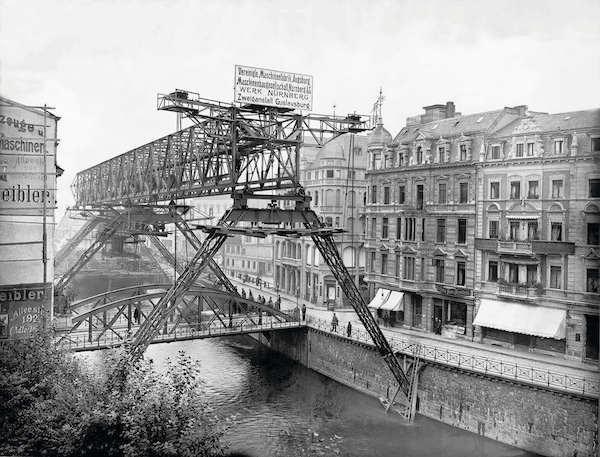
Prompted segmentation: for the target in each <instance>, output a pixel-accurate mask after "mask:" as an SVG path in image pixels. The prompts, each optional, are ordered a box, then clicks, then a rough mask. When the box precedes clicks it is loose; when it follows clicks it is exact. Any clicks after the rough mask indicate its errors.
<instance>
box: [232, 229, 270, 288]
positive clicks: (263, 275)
mask: <svg viewBox="0 0 600 457" xmlns="http://www.w3.org/2000/svg"><path fill="white" fill-rule="evenodd" d="M221 253H222V263H221V267H222V268H223V271H225V273H227V274H229V275H231V276H232V277H234V278H238V279H247V280H252V281H256V280H260V281H261V282H262V283H267V284H269V285H270V286H271V285H272V284H273V237H272V236H267V237H266V238H257V237H251V236H242V235H240V236H234V237H231V238H228V239H227V241H226V242H225V243H224V244H223V247H222V248H221Z"/></svg>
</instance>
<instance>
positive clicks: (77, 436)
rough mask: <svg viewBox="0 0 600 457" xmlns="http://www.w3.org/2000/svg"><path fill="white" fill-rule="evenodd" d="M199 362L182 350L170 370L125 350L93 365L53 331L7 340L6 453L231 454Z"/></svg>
mask: <svg viewBox="0 0 600 457" xmlns="http://www.w3.org/2000/svg"><path fill="white" fill-rule="evenodd" d="M202 398H203V386H202V384H201V381H200V377H199V366H198V365H197V364H196V363H194V362H193V361H192V360H191V358H190V357H188V356H186V355H185V354H184V353H180V354H179V355H178V357H177V358H176V359H175V360H174V361H169V363H168V365H167V367H166V369H165V370H161V372H159V371H157V370H156V369H155V368H154V367H153V365H152V363H151V362H147V361H137V362H131V361H130V359H129V357H128V354H127V352H126V351H122V352H118V353H113V354H109V355H107V356H106V358H105V360H104V363H103V367H102V368H101V369H100V370H97V371H96V372H90V371H89V370H86V369H85V368H83V367H82V366H81V364H80V363H78V362H77V360H76V359H75V358H74V357H72V356H71V355H69V354H66V353H63V352H61V351H59V350H57V349H56V348H55V347H54V346H53V345H52V342H51V338H50V337H49V336H48V335H47V334H40V335H38V336H36V337H35V338H33V339H31V340H19V341H14V342H10V343H8V342H7V343H4V344H3V345H1V346H0V436H2V437H4V439H3V440H2V441H0V454H2V455H48V456H115V457H117V456H118V457H121V456H123V457H129V456H139V455H144V456H146V455H147V456H183V457H192V456H200V457H209V456H220V455H223V453H224V446H223V445H222V444H221V438H222V434H223V431H222V430H221V429H220V428H219V426H218V424H217V421H216V418H215V416H214V414H213V413H212V411H211V410H210V409H209V407H208V406H207V404H206V403H205V402H204V401H203V399H202Z"/></svg>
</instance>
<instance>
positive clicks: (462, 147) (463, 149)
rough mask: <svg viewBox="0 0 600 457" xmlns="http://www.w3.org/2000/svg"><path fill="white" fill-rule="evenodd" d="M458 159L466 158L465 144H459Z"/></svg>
mask: <svg viewBox="0 0 600 457" xmlns="http://www.w3.org/2000/svg"><path fill="white" fill-rule="evenodd" d="M459 149H460V160H461V161H463V160H467V145H466V144H461V145H460V148H459Z"/></svg>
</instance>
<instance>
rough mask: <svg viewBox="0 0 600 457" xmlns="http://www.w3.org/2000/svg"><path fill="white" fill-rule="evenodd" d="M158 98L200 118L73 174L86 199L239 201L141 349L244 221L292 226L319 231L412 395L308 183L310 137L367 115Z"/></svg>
mask: <svg viewBox="0 0 600 457" xmlns="http://www.w3.org/2000/svg"><path fill="white" fill-rule="evenodd" d="M157 107H158V109H159V110H163V111H171V112H176V113H179V115H180V116H182V117H184V118H187V119H189V120H190V121H191V123H192V125H191V126H190V127H188V128H185V129H182V130H180V131H178V132H175V133H173V134H171V135H167V136H165V137H162V138H159V139H158V140H155V141H153V142H150V143H147V144H145V145H143V146H141V147H139V148H136V149H133V150H131V151H128V152H126V153H124V154H121V155H119V156H117V157H114V158H112V159H109V160H107V161H105V162H102V163H101V164H98V165H96V166H94V167H91V168H88V169H86V170H84V171H82V172H80V173H78V174H77V177H76V179H75V182H74V184H73V192H74V195H75V199H76V205H77V207H78V208H80V209H90V208H93V207H95V206H102V205H104V206H111V207H113V208H128V207H131V206H136V205H138V206H144V205H153V204H158V203H159V202H164V201H171V200H177V199H183V198H190V197H199V196H206V195H230V196H231V197H232V198H233V200H234V204H233V207H232V208H231V209H230V210H229V211H227V212H226V213H225V214H224V215H223V217H222V218H221V219H220V220H219V222H218V223H217V224H216V225H214V226H204V227H203V228H204V230H205V231H206V232H207V233H208V235H207V237H206V239H205V240H204V241H203V242H202V243H197V242H196V240H193V243H192V244H193V245H194V247H195V249H196V253H195V254H194V256H193V257H192V258H191V260H190V261H189V262H188V264H187V265H186V266H185V269H184V270H183V271H182V273H181V274H180V276H179V277H178V278H177V279H176V281H174V283H173V285H172V287H171V288H170V289H169V290H168V291H167V292H166V293H165V294H164V296H163V297H162V298H161V299H160V301H159V302H158V303H157V305H156V306H155V308H154V309H153V310H152V313H151V315H149V316H148V318H147V319H146V321H145V322H144V323H143V324H142V325H141V326H140V328H139V330H138V331H137V333H136V334H135V336H134V339H133V342H132V345H131V347H132V356H133V357H141V355H142V354H143V353H144V351H145V350H146V348H147V347H148V345H149V344H150V342H151V341H152V339H153V338H154V337H155V336H156V335H157V334H158V333H159V332H160V329H161V328H162V327H163V325H164V323H165V322H166V320H167V319H168V318H169V316H170V315H171V314H172V313H173V312H174V310H175V309H176V307H177V304H178V301H179V300H180V299H181V297H182V296H183V294H185V292H186V291H187V290H189V288H190V287H192V285H193V284H194V282H195V280H196V278H198V276H199V275H200V274H201V272H202V270H203V269H204V268H205V267H206V266H208V265H210V264H211V262H212V263H213V264H214V262H213V261H212V258H213V256H214V255H215V254H216V253H217V251H218V250H219V248H220V247H221V246H222V244H223V243H224V241H225V240H226V238H227V237H228V236H233V235H234V234H235V233H238V234H239V233H244V230H247V233H248V235H250V236H259V235H258V234H257V231H260V228H257V227H261V226H267V227H273V226H285V227H289V229H288V231H286V232H284V233H283V234H284V235H285V236H310V237H311V238H312V240H313V242H314V243H315V245H316V246H317V248H318V249H319V251H320V253H321V255H322V256H323V259H324V260H325V262H326V263H327V265H328V266H329V267H330V269H331V271H332V274H333V275H334V277H335V279H336V280H337V282H338V284H339V285H340V287H341V289H342V290H343V292H344V293H345V295H346V297H347V298H348V302H349V303H350V304H351V305H352V307H353V308H354V310H355V311H356V314H357V315H358V317H359V319H360V321H361V323H362V324H363V326H364V327H365V329H366V330H367V332H368V333H369V335H370V336H371V338H372V340H373V343H374V345H375V346H376V347H377V349H378V351H379V353H380V355H381V356H382V358H383V360H384V361H385V363H386V364H387V366H388V367H389V369H390V371H391V372H392V375H393V376H394V378H395V379H396V380H397V382H398V391H401V392H403V393H404V394H405V395H406V397H407V398H408V397H409V396H410V392H411V382H410V381H409V379H408V377H407V376H406V374H405V373H404V371H403V369H402V367H401V365H400V363H399V361H398V359H397V358H396V356H395V354H394V352H393V350H392V348H391V346H390V344H389V342H388V341H387V339H386V338H385V335H384V334H383V333H382V331H381V329H380V328H379V326H378V325H377V322H376V321H375V319H374V317H373V316H372V314H371V312H370V311H369V309H368V307H367V304H366V303H365V301H364V299H363V297H362V296H361V294H360V293H359V291H358V288H357V286H356V284H355V282H354V281H353V279H352V277H351V275H350V274H349V273H348V270H347V269H346V267H345V266H344V263H343V261H342V259H341V257H340V254H339V252H338V250H337V247H336V245H335V241H334V239H333V232H332V231H331V230H328V229H327V227H325V225H324V224H323V223H322V222H321V221H320V220H319V218H318V217H317V215H316V214H315V213H314V211H313V210H312V209H310V197H308V196H306V195H305V193H304V189H303V188H302V186H301V185H300V151H301V147H302V144H303V140H304V138H305V137H309V138H311V140H312V142H314V143H316V144H317V145H320V146H323V145H324V144H326V143H327V142H328V141H330V140H331V139H333V138H335V137H337V136H339V135H342V134H345V133H357V132H361V131H365V130H368V129H370V127H371V126H370V125H369V124H368V122H367V121H366V120H364V119H363V116H360V115H356V114H351V115H348V116H345V117H342V116H328V115H315V114H300V113H297V112H293V111H291V110H288V109H281V108H276V107H269V106H258V105H244V106H239V105H235V104H231V103H223V102H219V101H214V100H209V99H204V98H201V97H200V96H199V95H198V94H196V93H192V92H189V91H183V90H176V91H174V92H172V93H170V94H168V95H160V94H159V95H158V98H157ZM257 199H259V200H264V199H267V200H269V201H271V202H272V203H271V205H270V207H269V208H256V207H252V206H251V205H249V202H250V201H253V200H257ZM281 200H292V201H294V202H295V207H294V208H293V209H289V210H288V209H286V210H284V209H280V208H279V207H278V206H277V202H278V201H281ZM240 224H241V225H240ZM249 226H253V227H250V228H248V227H249ZM179 228H180V229H182V227H179ZM186 231H188V230H187V229H185V230H183V231H182V233H184V234H185V232H186ZM265 233H266V232H265ZM188 236H189V235H188ZM188 236H186V238H188ZM265 236H266V235H265ZM188 241H190V238H188ZM217 268H218V267H217Z"/></svg>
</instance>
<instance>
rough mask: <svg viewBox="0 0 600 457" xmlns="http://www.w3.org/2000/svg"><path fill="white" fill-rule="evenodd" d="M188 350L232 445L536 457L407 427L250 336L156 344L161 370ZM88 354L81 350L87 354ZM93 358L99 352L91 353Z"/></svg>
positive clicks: (463, 435) (421, 422) (265, 452)
mask: <svg viewBox="0 0 600 457" xmlns="http://www.w3.org/2000/svg"><path fill="white" fill-rule="evenodd" d="M180 350H183V351H185V352H186V353H187V354H190V355H192V356H193V357H194V358H195V359H197V360H198V361H199V362H200V364H201V368H202V378H203V381H204V382H205V389H206V394H207V398H206V400H207V401H208V403H209V404H210V405H211V406H212V407H213V408H214V409H215V410H216V412H217V414H218V416H219V417H220V418H221V419H222V421H224V423H226V424H227V427H226V434H225V439H226V441H227V442H228V443H229V444H230V450H231V451H240V452H244V453H245V454H247V455H248V456H256V457H263V456H264V457H276V456H277V457H279V456H290V457H291V456H304V455H323V456H329V455H342V456H356V457H358V456H365V457H367V456H368V457H376V456H381V457H389V456H402V457H410V456H415V457H416V456H444V457H454V456H456V457H468V456H473V457H484V456H485V457H500V456H502V457H508V456H515V457H516V456H530V455H532V454H529V453H527V452H525V451H521V450H519V449H516V448H512V447H509V446H506V445H503V444H500V443H497V442H495V441H492V440H490V439H487V438H483V437H480V436H478V435H475V434H473V433H468V432H465V431H462V430H459V429H456V428H453V427H450V426H447V425H445V424H442V423H439V422H436V421H433V420H431V419H427V418H424V417H422V416H418V417H417V419H416V421H415V423H414V424H412V425H406V424H405V423H404V422H403V421H402V420H401V419H400V417H399V416H397V415H393V414H392V415H386V414H385V412H384V411H383V409H382V407H381V405H380V403H379V401H378V400H377V399H374V398H371V397H369V396H366V395H363V394H361V393H359V392H356V391H354V390H352V389H350V388H348V387H346V386H344V385H341V384H339V383H337V382H335V381H332V380H330V379H328V378H326V377H324V376H322V375H320V374H318V373H315V372H313V371H311V370H308V369H306V368H304V367H303V366H301V365H298V364H297V363H294V362H292V361H290V360H289V359H287V358H286V357H284V356H281V355H279V354H277V353H275V352H273V351H271V350H269V349H268V348H265V347H264V346H262V345H260V344H258V343H257V342H255V341H254V340H253V339H251V338H250V337H237V338H222V339H212V340H197V341H183V342H177V343H164V344H155V345H152V346H150V347H149V349H148V351H147V353H146V357H147V358H150V359H152V360H153V362H154V363H155V365H156V366H157V367H158V369H161V368H162V367H164V366H165V362H166V360H167V358H168V357H174V356H175V355H176V354H177V352H178V351H180ZM82 356H83V354H82ZM84 357H85V358H87V359H88V360H90V361H93V359H94V358H96V357H101V354H100V353H99V352H92V353H85V355H84Z"/></svg>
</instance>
